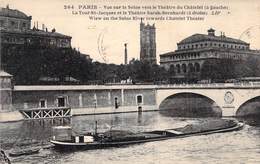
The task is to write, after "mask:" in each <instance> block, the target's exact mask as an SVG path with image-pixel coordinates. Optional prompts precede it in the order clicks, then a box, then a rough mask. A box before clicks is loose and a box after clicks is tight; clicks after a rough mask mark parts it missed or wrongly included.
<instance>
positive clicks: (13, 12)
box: [0, 7, 31, 19]
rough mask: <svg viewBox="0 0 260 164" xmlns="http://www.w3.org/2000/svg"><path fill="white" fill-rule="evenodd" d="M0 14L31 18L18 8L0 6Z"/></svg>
mask: <svg viewBox="0 0 260 164" xmlns="http://www.w3.org/2000/svg"><path fill="white" fill-rule="evenodd" d="M0 16H6V17H15V18H23V19H31V17H29V16H27V15H26V14H25V13H23V12H21V11H19V10H13V9H9V8H8V7H7V8H0Z"/></svg>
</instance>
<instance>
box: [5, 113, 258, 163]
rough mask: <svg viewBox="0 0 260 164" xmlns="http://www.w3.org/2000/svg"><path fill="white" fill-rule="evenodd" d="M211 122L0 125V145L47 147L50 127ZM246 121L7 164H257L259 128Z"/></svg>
mask: <svg viewBox="0 0 260 164" xmlns="http://www.w3.org/2000/svg"><path fill="white" fill-rule="evenodd" d="M205 119H213V118H176V117H167V116H165V115H162V114H160V113H159V112H144V113H142V114H138V113H122V114H114V115H112V114H111V115H97V116H93V115H92V116H77V117H73V118H72V119H71V120H54V121H51V120H47V121H44V122H43V121H41V122H40V121H33V122H32V121H31V122H28V121H23V122H13V123H0V145H1V148H2V149H5V150H6V152H7V153H8V152H9V151H10V150H11V149H16V148H17V147H19V146H20V145H29V146H32V147H33V146H35V145H37V144H39V143H48V142H47V141H48V139H49V138H50V136H51V127H52V126H54V125H61V124H71V125H72V127H73V129H74V131H75V132H78V133H81V132H87V131H93V122H94V120H98V124H99V125H98V130H99V131H105V130H107V129H109V128H111V126H112V129H121V130H123V129H128V130H131V131H133V132H138V131H148V130H152V129H165V128H174V127H181V126H184V125H186V124H188V123H194V122H200V121H203V120H205ZM256 120H257V119H252V120H246V122H247V124H246V126H245V127H244V128H243V129H242V130H240V131H234V132H228V133H218V134H210V135H202V136H194V137H187V138H180V139H170V140H165V141H157V142H150V143H144V144H138V145H131V146H125V147H120V148H108V149H99V150H87V151H77V152H66V153H60V152H57V151H55V150H54V149H52V148H50V149H43V150H41V151H40V152H39V153H38V154H34V155H28V156H20V157H13V158H10V160H11V162H12V163H26V164H28V163H77V164H79V163H80V164H82V163H87V164H159V163H161V164H168V163H169V164H173V163H174V164H178V163H192V164H196V163H260V124H259V122H257V121H256Z"/></svg>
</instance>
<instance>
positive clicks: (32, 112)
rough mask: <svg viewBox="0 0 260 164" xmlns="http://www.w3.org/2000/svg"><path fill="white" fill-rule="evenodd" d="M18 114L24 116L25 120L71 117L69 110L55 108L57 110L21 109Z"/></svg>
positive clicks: (67, 108)
mask: <svg viewBox="0 0 260 164" xmlns="http://www.w3.org/2000/svg"><path fill="white" fill-rule="evenodd" d="M20 113H21V114H22V115H23V116H24V118H25V120H30V119H47V118H63V117H71V108H69V107H57V108H33V109H21V110H20Z"/></svg>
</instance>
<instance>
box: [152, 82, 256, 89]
mask: <svg viewBox="0 0 260 164" xmlns="http://www.w3.org/2000/svg"><path fill="white" fill-rule="evenodd" d="M157 88H160V89H162V88H260V83H254V82H249V83H208V84H167V85H157Z"/></svg>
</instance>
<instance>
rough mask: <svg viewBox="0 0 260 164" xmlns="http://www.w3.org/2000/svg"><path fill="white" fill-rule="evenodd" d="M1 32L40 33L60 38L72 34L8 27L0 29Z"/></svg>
mask: <svg viewBox="0 0 260 164" xmlns="http://www.w3.org/2000/svg"><path fill="white" fill-rule="evenodd" d="M0 30H1V32H3V33H13V34H22V35H32V36H33V35H35V36H36V35H38V36H52V37H60V38H71V36H68V35H63V34H61V33H58V32H46V31H44V30H33V29H30V30H24V31H19V30H16V31H14V30H8V29H0Z"/></svg>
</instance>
